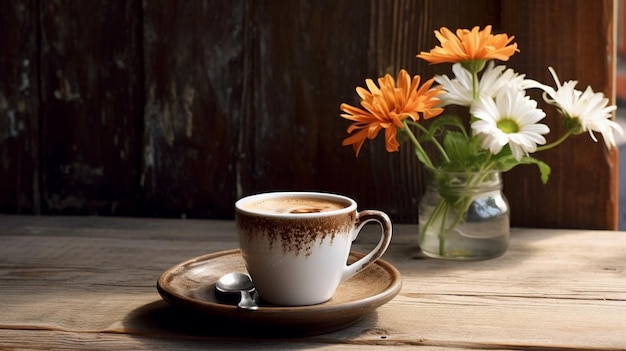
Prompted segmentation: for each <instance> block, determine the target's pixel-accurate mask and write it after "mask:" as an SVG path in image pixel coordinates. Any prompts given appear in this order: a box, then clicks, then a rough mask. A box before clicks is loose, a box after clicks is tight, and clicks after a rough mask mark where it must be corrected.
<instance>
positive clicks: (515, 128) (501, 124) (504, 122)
mask: <svg viewBox="0 0 626 351" xmlns="http://www.w3.org/2000/svg"><path fill="white" fill-rule="evenodd" d="M496 126H497V127H498V129H500V130H501V131H502V132H504V133H506V134H512V133H517V132H519V125H518V124H517V122H515V121H514V120H512V119H510V118H503V119H501V120H499V121H498V123H496Z"/></svg>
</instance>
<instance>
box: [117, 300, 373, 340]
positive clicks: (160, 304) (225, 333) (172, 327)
mask: <svg viewBox="0 0 626 351" xmlns="http://www.w3.org/2000/svg"><path fill="white" fill-rule="evenodd" d="M251 313H254V312H251ZM376 320H377V315H376V311H374V312H372V313H370V314H368V315H366V316H365V317H364V318H363V319H361V320H358V321H355V323H354V324H353V325H351V326H347V327H348V328H353V330H352V331H350V329H344V330H342V331H337V332H341V333H343V335H342V339H345V338H346V337H348V338H352V337H353V336H354V337H356V336H357V335H360V334H361V332H362V331H363V330H368V328H372V326H373V325H376ZM123 323H124V327H125V329H126V330H128V331H129V334H131V335H134V334H136V335H137V336H138V337H142V338H144V337H151V336H155V337H159V338H168V337H172V338H193V337H198V338H202V339H203V340H204V339H205V338H231V339H232V338H236V339H237V340H242V341H244V340H246V339H247V340H248V342H249V341H251V340H263V339H266V340H267V339H273V340H276V339H293V338H298V339H299V340H304V341H306V340H310V341H311V342H313V339H311V338H307V336H309V337H311V336H316V335H317V336H319V335H321V336H322V340H324V339H326V338H324V337H323V335H326V334H319V333H316V332H315V331H310V332H309V333H306V332H303V331H302V330H289V328H288V327H287V328H276V327H259V326H255V327H254V328H250V327H248V326H247V325H246V324H245V323H243V322H241V321H239V322H237V321H227V320H223V319H217V318H212V316H210V315H207V314H206V313H198V312H194V311H191V310H187V309H183V308H179V307H177V306H172V305H170V304H169V303H167V302H165V301H163V300H158V301H154V302H152V303H149V304H146V305H143V306H141V307H139V308H137V309H135V310H133V311H131V312H130V313H129V314H128V315H127V316H126V318H125V319H124V322H123ZM356 326H359V327H356ZM355 327H356V328H355ZM307 334H308V335H307ZM328 334H330V333H328ZM319 342H320V340H319V339H318V340H317V342H314V343H319ZM307 347H310V345H309V346H307Z"/></svg>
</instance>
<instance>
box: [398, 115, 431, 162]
mask: <svg viewBox="0 0 626 351" xmlns="http://www.w3.org/2000/svg"><path fill="white" fill-rule="evenodd" d="M403 123H404V129H405V131H406V133H407V135H408V136H409V140H411V143H413V146H415V151H416V152H417V153H419V154H420V156H421V157H422V160H423V161H424V164H425V166H426V168H428V169H430V170H432V171H434V170H435V165H434V164H433V162H432V161H431V160H430V157H428V154H427V153H426V150H424V148H423V147H422V144H420V142H419V141H418V140H417V138H416V137H415V135H413V132H412V131H411V128H410V127H409V124H408V122H407V121H406V120H404V121H403Z"/></svg>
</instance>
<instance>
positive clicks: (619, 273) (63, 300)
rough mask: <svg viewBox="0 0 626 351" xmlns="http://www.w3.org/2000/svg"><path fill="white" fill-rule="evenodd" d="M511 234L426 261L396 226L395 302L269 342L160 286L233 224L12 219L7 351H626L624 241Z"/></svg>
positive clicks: (2, 238) (2, 336)
mask: <svg viewBox="0 0 626 351" xmlns="http://www.w3.org/2000/svg"><path fill="white" fill-rule="evenodd" d="M368 230H375V228H372V229H367V228H366V233H364V234H362V238H359V239H357V242H356V244H355V250H356V251H361V250H366V249H367V248H369V247H370V244H371V242H372V241H373V240H374V239H375V238H373V237H374V236H375V233H371V234H374V235H369V234H370V233H368V232H367V231H368ZM511 236H512V238H511V246H510V248H509V251H508V252H507V253H506V254H505V255H504V256H502V257H500V258H496V259H492V260H487V261H478V262H450V261H439V260H433V259H428V258H424V257H422V256H421V255H419V253H418V251H417V248H416V240H415V239H416V226H413V225H394V238H393V240H392V244H391V246H390V248H389V250H388V251H387V253H386V254H385V255H384V256H383V258H384V260H385V261H387V262H389V263H391V264H393V265H394V266H395V267H396V268H397V269H398V270H399V271H400V273H401V274H402V277H403V286H402V289H401V291H400V293H399V294H398V295H397V296H396V297H395V298H394V299H393V300H391V301H390V302H389V303H387V304H385V305H383V306H381V307H379V308H378V309H377V310H376V311H375V312H372V313H370V314H368V315H367V316H366V317H365V318H363V319H362V320H360V321H359V322H357V323H356V324H354V325H352V326H350V327H348V328H346V329H342V330H340V331H336V332H332V333H328V334H322V335H317V336H308V337H291V338H258V337H251V336H248V335H247V333H246V332H245V330H241V331H237V330H235V331H233V333H232V334H230V336H226V335H224V334H223V333H221V332H220V333H217V332H215V331H214V330H213V329H212V328H211V322H207V321H204V320H202V319H198V318H192V317H189V316H188V315H187V314H185V313H181V312H180V310H179V309H178V308H176V307H174V306H171V305H169V304H168V303H166V302H165V301H163V300H162V299H161V297H160V295H159V294H158V292H157V290H156V287H155V285H156V281H157V279H158V278H159V276H160V275H161V273H163V272H164V271H165V270H167V269H169V268H170V267H172V266H173V265H175V264H177V263H179V262H182V261H185V260H187V259H190V258H193V257H196V256H200V255H204V254H207V253H211V252H217V251H222V250H227V249H233V248H236V247H237V242H236V234H235V225H234V222H232V221H209V220H175V219H139V218H109V217H33V216H7V215H0V243H1V245H0V350H5V349H46V350H48V349H106V350H115V349H123V350H131V349H132V350H138V349H150V350H154V349H167V350H175V349H180V350H194V349H256V350H258V349H272V350H276V349H306V348H315V349H320V350H325V349H342V350H363V349H380V348H382V347H388V348H390V349H394V350H400V349H413V348H416V347H418V346H420V347H421V349H422V350H431V349H433V350H435V349H473V350H475V349H491V350H493V349H498V350H500V349H513V350H519V349H533V350H552V349H554V350H557V349H568V350H577V349H581V350H583V349H584V350H624V349H626V233H619V232H609V231H588V230H542V229H519V228H514V229H512V232H511Z"/></svg>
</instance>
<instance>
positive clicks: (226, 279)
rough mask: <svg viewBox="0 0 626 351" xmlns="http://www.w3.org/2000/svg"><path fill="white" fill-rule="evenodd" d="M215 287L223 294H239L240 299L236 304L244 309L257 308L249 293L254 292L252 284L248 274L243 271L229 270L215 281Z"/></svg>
mask: <svg viewBox="0 0 626 351" xmlns="http://www.w3.org/2000/svg"><path fill="white" fill-rule="evenodd" d="M215 289H216V290H217V291H218V292H220V293H224V294H240V295H241V299H240V301H239V303H238V304H237V306H238V307H239V308H241V309H245V310H256V309H258V308H259V306H258V305H257V303H256V302H255V301H254V299H253V298H252V296H251V295H250V293H252V292H254V290H255V289H254V284H253V283H252V279H250V276H249V275H247V274H244V273H239V272H231V273H228V274H225V275H223V276H222V277H220V279H218V281H217V283H215Z"/></svg>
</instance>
